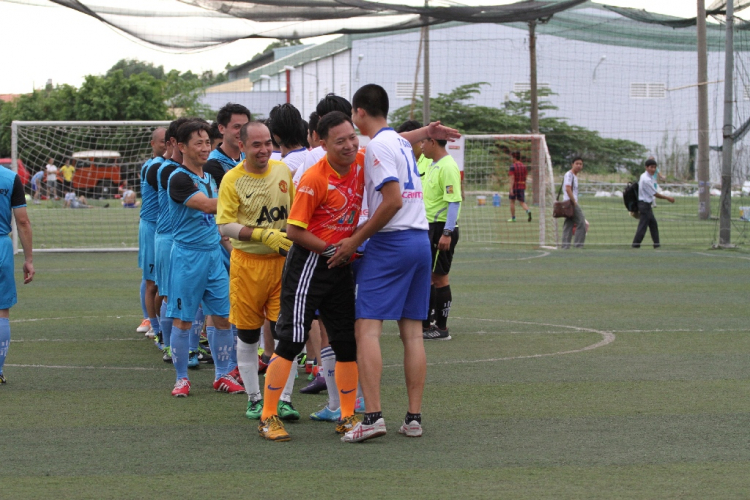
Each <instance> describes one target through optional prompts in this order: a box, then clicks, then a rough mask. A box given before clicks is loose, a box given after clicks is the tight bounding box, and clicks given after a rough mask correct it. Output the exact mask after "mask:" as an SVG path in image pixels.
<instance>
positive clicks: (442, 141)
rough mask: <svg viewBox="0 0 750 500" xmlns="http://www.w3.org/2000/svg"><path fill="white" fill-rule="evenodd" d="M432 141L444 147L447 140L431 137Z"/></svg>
mask: <svg viewBox="0 0 750 500" xmlns="http://www.w3.org/2000/svg"><path fill="white" fill-rule="evenodd" d="M433 141H435V142H436V143H437V145H438V146H440V147H441V148H444V147H445V146H446V145H447V144H448V141H447V140H445V139H433Z"/></svg>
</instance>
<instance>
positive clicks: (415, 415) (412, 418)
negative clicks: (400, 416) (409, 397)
mask: <svg viewBox="0 0 750 500" xmlns="http://www.w3.org/2000/svg"><path fill="white" fill-rule="evenodd" d="M415 420H416V421H417V423H418V424H421V423H422V414H421V413H409V412H408V411H407V412H406V418H404V422H406V423H407V424H408V423H409V422H413V421H415Z"/></svg>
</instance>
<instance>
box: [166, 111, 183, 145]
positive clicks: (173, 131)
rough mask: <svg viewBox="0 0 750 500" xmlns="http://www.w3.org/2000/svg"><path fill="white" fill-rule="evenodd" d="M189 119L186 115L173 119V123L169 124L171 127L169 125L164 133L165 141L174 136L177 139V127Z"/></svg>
mask: <svg viewBox="0 0 750 500" xmlns="http://www.w3.org/2000/svg"><path fill="white" fill-rule="evenodd" d="M188 120H189V118H184V117H183V118H178V119H176V120H173V121H172V123H170V124H169V127H167V131H166V132H165V133H164V141H165V142H166V141H169V140H170V139H171V138H172V137H174V138H175V139H177V129H179V128H180V126H181V125H182V124H183V123H185V122H186V121H188Z"/></svg>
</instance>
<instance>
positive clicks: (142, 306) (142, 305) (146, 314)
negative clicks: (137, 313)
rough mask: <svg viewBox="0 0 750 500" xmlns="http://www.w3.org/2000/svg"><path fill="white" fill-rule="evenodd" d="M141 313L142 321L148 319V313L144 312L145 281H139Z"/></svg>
mask: <svg viewBox="0 0 750 500" xmlns="http://www.w3.org/2000/svg"><path fill="white" fill-rule="evenodd" d="M141 311H143V319H146V318H148V311H147V310H146V280H141Z"/></svg>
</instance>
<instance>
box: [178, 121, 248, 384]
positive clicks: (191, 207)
mask: <svg viewBox="0 0 750 500" xmlns="http://www.w3.org/2000/svg"><path fill="white" fill-rule="evenodd" d="M208 130H209V127H208V124H207V123H206V122H204V121H202V120H191V121H188V122H186V123H184V124H182V125H181V126H180V127H179V128H178V130H177V146H178V148H179V150H180V152H182V155H183V164H182V165H181V166H180V167H178V168H177V169H176V170H175V171H174V172H172V174H171V175H170V176H169V180H168V184H167V190H168V194H169V210H170V215H171V219H172V238H173V243H172V252H171V255H170V275H169V285H168V290H169V301H168V305H167V316H169V317H170V318H174V320H173V326H172V335H171V339H170V343H171V351H172V362H173V363H174V366H175V369H176V371H177V382H176V384H175V387H174V390H173V391H172V395H174V396H180V397H184V396H187V395H188V394H189V392H190V382H189V381H188V376H187V366H188V353H189V334H190V330H191V327H192V323H193V319H194V318H195V313H196V311H197V310H198V307H199V306H200V305H202V306H203V311H204V312H205V314H206V315H210V316H211V317H212V319H213V323H214V327H213V328H211V329H207V334H208V341H209V345H210V347H211V353H212V355H213V358H214V366H215V370H216V379H215V382H214V389H216V390H217V391H220V392H229V393H244V388H243V387H242V386H241V385H239V384H238V383H237V381H236V380H235V379H234V378H232V377H231V376H230V375H228V372H229V369H228V366H229V362H230V359H231V357H232V352H233V351H234V338H233V335H232V331H231V329H230V325H229V320H228V317H229V274H228V273H227V271H226V269H225V267H224V265H223V263H222V250H221V247H220V245H219V241H220V239H221V237H220V235H219V231H218V229H217V227H216V221H215V218H214V214H215V213H216V206H217V200H218V190H217V188H216V183H215V182H214V180H213V178H212V177H211V175H210V174H208V173H204V172H203V165H204V164H205V162H206V160H207V159H208V154H209V152H210V150H211V140H210V138H209V135H208Z"/></svg>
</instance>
